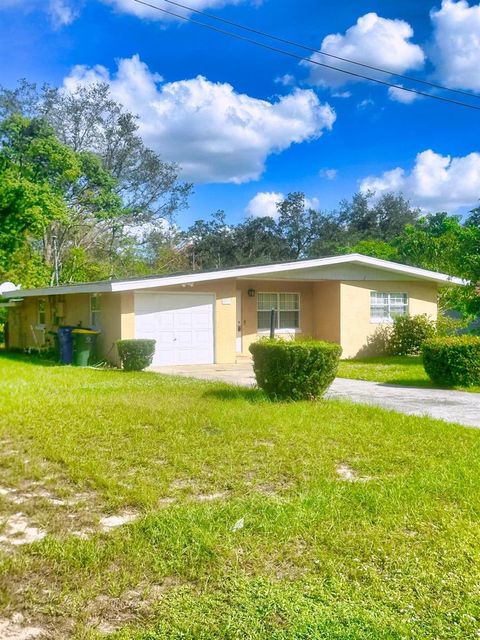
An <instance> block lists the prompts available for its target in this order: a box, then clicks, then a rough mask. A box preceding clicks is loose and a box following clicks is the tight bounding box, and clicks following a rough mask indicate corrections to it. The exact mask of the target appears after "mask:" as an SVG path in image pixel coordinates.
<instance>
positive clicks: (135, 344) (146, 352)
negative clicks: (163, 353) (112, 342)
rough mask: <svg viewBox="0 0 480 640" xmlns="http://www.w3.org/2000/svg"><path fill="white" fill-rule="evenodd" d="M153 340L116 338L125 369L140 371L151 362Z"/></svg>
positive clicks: (153, 348) (153, 347)
mask: <svg viewBox="0 0 480 640" xmlns="http://www.w3.org/2000/svg"><path fill="white" fill-rule="evenodd" d="M155 342H156V341H155V340H141V339H137V340H117V343H116V344H117V350H118V355H119V356H120V360H121V362H122V367H123V369H125V371H142V370H143V369H146V368H147V367H149V366H150V365H151V364H152V359H153V354H154V353H155Z"/></svg>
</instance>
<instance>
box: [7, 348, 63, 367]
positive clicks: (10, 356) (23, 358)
mask: <svg viewBox="0 0 480 640" xmlns="http://www.w3.org/2000/svg"><path fill="white" fill-rule="evenodd" d="M0 358H1V359H2V360H10V361H11V362H21V363H22V364H31V365H34V366H37V367H60V366H61V364H60V363H59V362H56V361H55V360H47V359H46V358H41V357H40V356H37V355H33V354H32V355H29V354H28V353H16V352H14V351H4V350H3V349H0Z"/></svg>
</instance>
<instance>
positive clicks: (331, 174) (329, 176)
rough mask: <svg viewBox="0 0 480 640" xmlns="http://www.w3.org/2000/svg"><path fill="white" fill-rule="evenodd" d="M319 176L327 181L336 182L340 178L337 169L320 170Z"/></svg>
mask: <svg viewBox="0 0 480 640" xmlns="http://www.w3.org/2000/svg"><path fill="white" fill-rule="evenodd" d="M318 175H319V176H320V177H321V178H325V179H326V180H335V179H336V178H337V176H338V171H337V169H320V171H319V172H318Z"/></svg>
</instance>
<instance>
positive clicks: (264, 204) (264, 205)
mask: <svg viewBox="0 0 480 640" xmlns="http://www.w3.org/2000/svg"><path fill="white" fill-rule="evenodd" d="M284 199H285V195H284V194H283V193H278V192H275V191H260V192H259V193H257V195H255V196H254V197H253V198H252V199H251V200H250V202H249V203H248V204H247V206H246V208H245V213H246V214H247V215H248V216H255V218H261V217H262V216H270V217H271V218H275V219H276V218H278V211H277V204H278V203H279V202H282V200H284Z"/></svg>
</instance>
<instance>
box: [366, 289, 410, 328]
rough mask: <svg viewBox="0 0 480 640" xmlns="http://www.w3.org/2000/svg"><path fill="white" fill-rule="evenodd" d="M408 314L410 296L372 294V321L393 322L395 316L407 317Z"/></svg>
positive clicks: (375, 292)
mask: <svg viewBox="0 0 480 640" xmlns="http://www.w3.org/2000/svg"><path fill="white" fill-rule="evenodd" d="M407 313H408V295H407V294H406V293H380V292H378V291H372V292H371V294H370V321H371V322H392V321H393V319H394V318H395V316H406V315H407Z"/></svg>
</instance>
